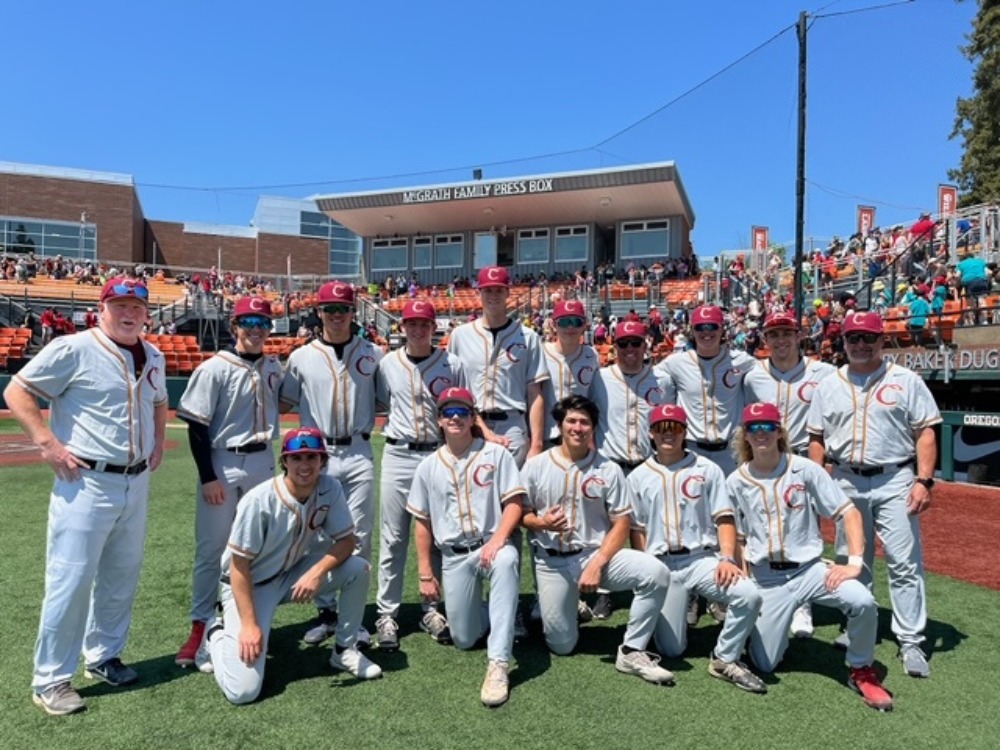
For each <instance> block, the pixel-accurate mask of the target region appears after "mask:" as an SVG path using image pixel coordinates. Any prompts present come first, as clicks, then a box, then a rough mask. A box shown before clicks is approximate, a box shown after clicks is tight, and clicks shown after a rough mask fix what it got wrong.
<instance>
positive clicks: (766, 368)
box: [743, 313, 837, 638]
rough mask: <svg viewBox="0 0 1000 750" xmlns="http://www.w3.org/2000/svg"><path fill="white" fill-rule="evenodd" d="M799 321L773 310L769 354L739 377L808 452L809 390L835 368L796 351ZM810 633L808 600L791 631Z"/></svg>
mask: <svg viewBox="0 0 1000 750" xmlns="http://www.w3.org/2000/svg"><path fill="white" fill-rule="evenodd" d="M799 340H800V336H799V325H798V323H797V322H796V320H795V317H794V316H793V315H790V314H788V313H774V314H771V315H768V316H767V318H766V319H765V320H764V343H766V344H767V347H768V349H769V350H770V352H771V354H770V357H769V358H768V359H767V360H766V361H764V360H758V362H757V364H756V366H755V367H753V368H752V369H751V370H750V372H748V373H747V375H746V377H745V378H744V380H743V391H744V397H745V401H746V403H748V404H753V403H757V402H763V403H767V404H775V405H777V407H778V410H779V411H780V412H781V420H782V424H783V425H784V427H785V431H786V432H787V433H788V439H789V441H790V443H791V449H792V452H793V453H795V454H796V455H798V456H805V457H808V456H809V433H808V432H807V431H806V417H807V416H808V414H809V404H810V403H811V402H812V396H813V393H814V392H815V391H816V388H817V387H818V386H819V383H820V381H821V380H823V379H824V378H826V377H828V376H830V375H831V374H833V373H835V372H836V371H837V368H835V367H834V366H833V365H829V364H827V363H826V362H821V361H820V360H818V359H812V360H809V359H806V358H804V357H803V356H802V355H801V353H800V352H799ZM812 634H813V622H812V609H811V608H810V607H809V605H808V604H806V605H803V606H802V607H801V608H800V609H798V610H797V611H796V612H795V617H793V618H792V635H795V636H797V637H799V638H808V637H809V636H811V635H812Z"/></svg>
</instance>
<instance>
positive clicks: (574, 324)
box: [556, 316, 587, 328]
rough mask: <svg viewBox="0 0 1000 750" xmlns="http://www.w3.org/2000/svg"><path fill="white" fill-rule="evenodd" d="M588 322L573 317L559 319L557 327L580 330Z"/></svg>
mask: <svg viewBox="0 0 1000 750" xmlns="http://www.w3.org/2000/svg"><path fill="white" fill-rule="evenodd" d="M586 322H587V321H585V320H584V319H583V318H577V317H575V316H571V317H567V318H559V320H557V321H556V325H558V326H559V327H560V328H580V327H581V326H582V325H583V324H584V323H586Z"/></svg>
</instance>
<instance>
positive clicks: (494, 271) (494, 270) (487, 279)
mask: <svg viewBox="0 0 1000 750" xmlns="http://www.w3.org/2000/svg"><path fill="white" fill-rule="evenodd" d="M492 286H510V274H509V273H508V272H507V269H506V268H503V267H502V266H486V268H484V269H483V270H482V271H480V272H479V288H480V289H488V288H489V287H492Z"/></svg>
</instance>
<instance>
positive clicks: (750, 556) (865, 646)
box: [720, 402, 892, 711]
mask: <svg viewBox="0 0 1000 750" xmlns="http://www.w3.org/2000/svg"><path fill="white" fill-rule="evenodd" d="M814 403H815V402H814ZM743 425H744V429H743V433H742V434H739V435H737V438H736V445H737V450H738V451H739V457H740V460H741V465H740V467H739V469H737V470H736V471H735V472H733V473H732V474H730V475H729V478H728V479H727V480H726V483H727V485H728V487H729V494H730V497H731V499H732V501H733V504H734V505H735V508H736V512H737V513H736V524H737V528H738V530H739V531H740V533H741V535H742V537H743V538H744V540H745V543H746V546H745V551H744V557H745V558H746V564H748V565H749V569H750V574H751V576H753V579H754V581H755V582H756V583H757V586H758V588H759V589H760V594H761V599H762V601H761V607H760V616H759V617H758V618H757V623H756V625H755V626H754V629H753V632H752V633H751V635H750V657H751V658H752V659H753V662H754V663H755V664H756V665H757V667H758V668H759V669H761V670H763V671H764V672H772V671H774V669H775V668H776V667H777V666H778V664H779V663H780V662H781V659H782V657H783V656H784V654H785V649H787V648H788V627H789V625H790V624H791V620H792V615H793V614H794V612H795V610H796V609H797V608H798V607H800V606H801V605H803V604H806V603H808V602H819V603H820V604H825V605H827V606H830V607H836V608H837V609H839V610H841V611H842V612H844V613H845V614H846V615H847V629H848V632H849V633H850V636H851V644H850V647H849V649H848V651H847V664H848V666H849V667H850V679H849V682H848V684H849V685H850V686H851V687H852V688H853V689H854V690H857V691H858V692H859V693H860V694H861V698H862V700H863V701H864V702H865V703H866V704H867V705H869V706H871V707H872V708H877V709H879V710H881V711H889V710H891V709H892V696H891V695H890V694H889V693H888V692H887V691H886V690H885V688H883V687H882V684H881V682H879V679H878V676H877V675H876V674H875V670H874V669H873V668H872V663H873V662H874V661H875V634H876V629H877V627H878V607H877V605H876V604H875V598H874V597H873V596H872V594H871V592H870V591H868V589H866V588H865V587H864V585H863V584H862V583H861V582H860V581H858V580H857V578H858V577H859V576H860V575H861V570H862V565H863V558H862V554H863V552H864V547H865V541H864V533H863V531H862V529H861V514H860V513H858V511H857V509H856V508H855V507H854V506H853V505H852V504H851V501H850V499H849V498H848V497H847V495H845V494H844V493H843V491H842V490H841V489H840V488H839V487H838V486H837V484H836V483H835V482H833V481H832V480H831V479H830V477H829V475H827V473H826V471H824V470H823V468H822V467H821V466H817V465H816V464H815V463H812V462H811V461H809V460H808V459H805V458H802V457H801V456H795V455H793V454H790V453H789V452H788V448H789V443H788V435H787V433H786V432H785V430H784V428H783V427H782V426H781V412H779V411H778V407H777V406H775V405H774V404H760V403H758V404H751V405H750V406H748V407H746V409H744V410H743ZM820 516H823V517H826V518H833V519H836V520H837V521H839V522H840V523H842V524H843V528H844V531H845V533H846V535H847V543H848V551H849V556H848V558H847V564H846V565H830V566H828V565H827V564H826V563H825V562H823V560H822V559H821V556H822V554H823V537H822V536H821V535H820V532H819V517H820ZM720 542H721V546H720V551H721V553H722V559H723V561H724V562H723V563H722V564H721V565H720V567H723V566H724V570H725V571H727V572H728V573H729V574H730V575H735V574H736V573H737V572H738V570H739V566H738V565H737V564H736V563H737V562H738V557H737V556H738V554H739V553H738V547H737V545H736V544H735V542H734V541H733V540H729V539H726V538H720ZM727 558H728V559H727Z"/></svg>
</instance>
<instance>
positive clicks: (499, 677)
mask: <svg viewBox="0 0 1000 750" xmlns="http://www.w3.org/2000/svg"><path fill="white" fill-rule="evenodd" d="M508 697H510V678H509V676H508V667H507V662H505V661H498V660H496V659H490V664H489V666H488V667H487V668H486V679H485V680H483V689H482V690H481V691H480V692H479V699H480V700H481V701H482V702H483V705H484V706H489V707H491V708H495V707H496V706H502V705H503V704H504V703H506V702H507V698H508Z"/></svg>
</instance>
